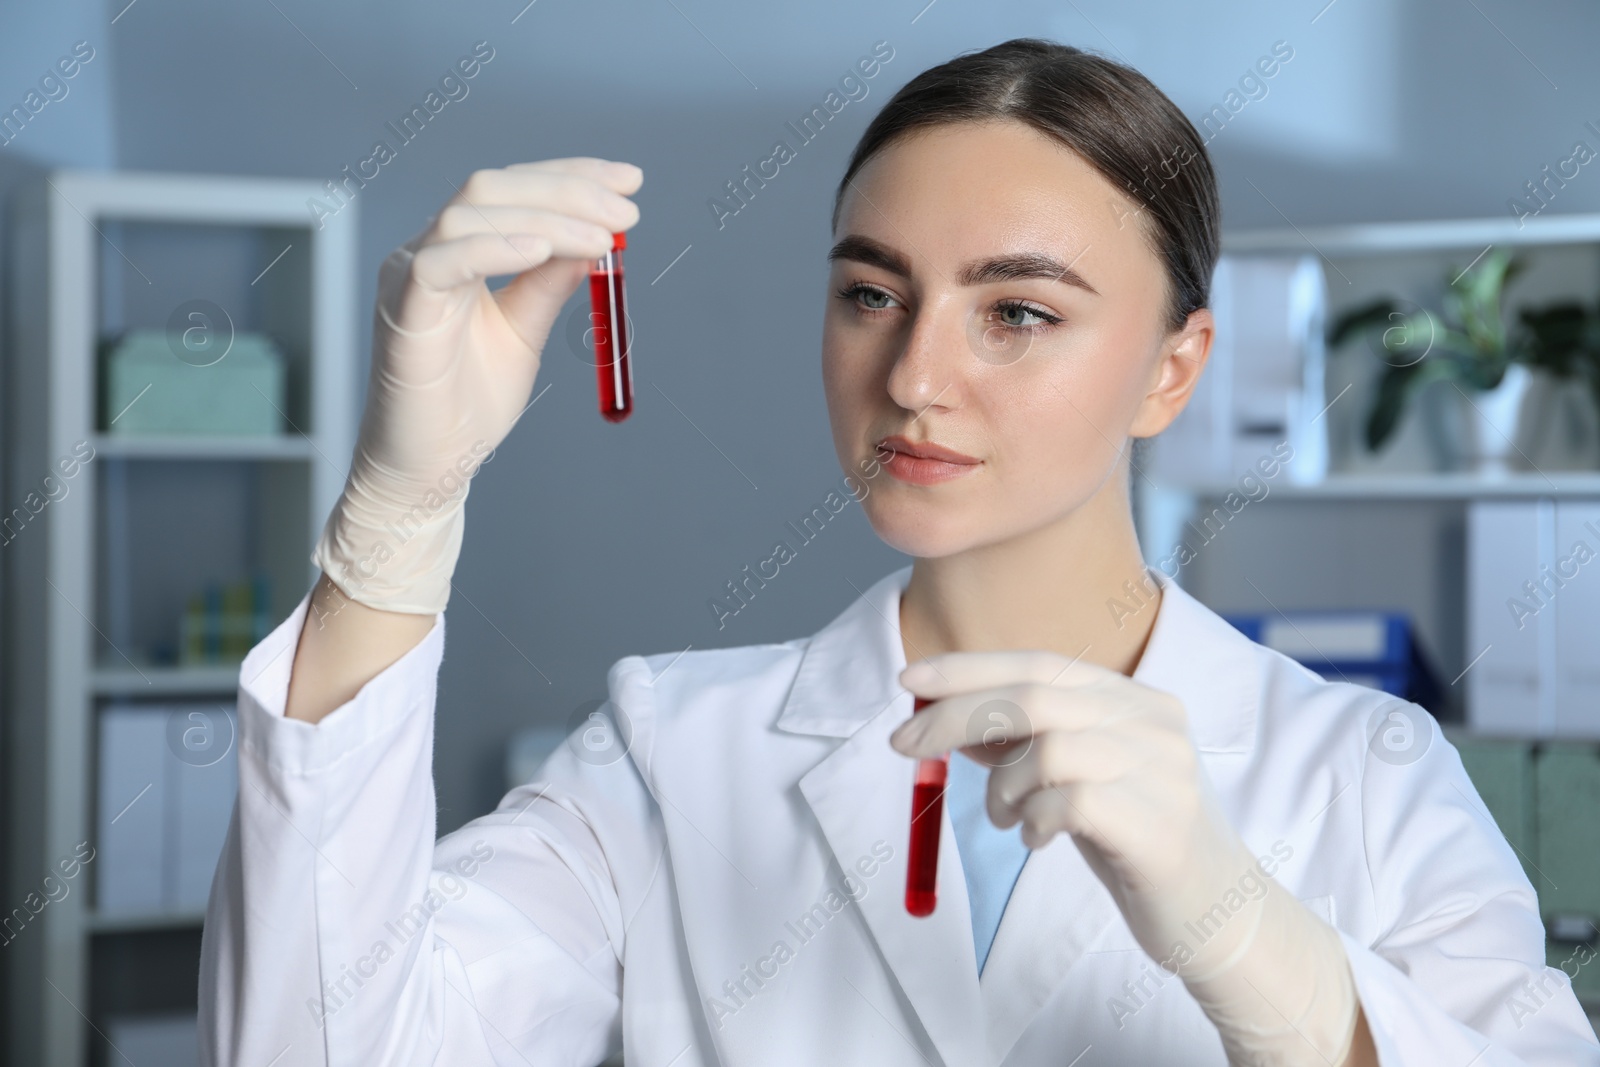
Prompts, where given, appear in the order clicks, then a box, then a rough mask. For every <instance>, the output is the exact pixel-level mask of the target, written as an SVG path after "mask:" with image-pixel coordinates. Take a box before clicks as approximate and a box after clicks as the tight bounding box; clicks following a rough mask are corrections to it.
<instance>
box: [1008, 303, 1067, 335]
mask: <svg viewBox="0 0 1600 1067" xmlns="http://www.w3.org/2000/svg"><path fill="white" fill-rule="evenodd" d="M997 310H998V313H999V316H1000V322H1001V325H1004V326H1009V327H1012V328H1014V329H1019V330H1026V329H1030V328H1033V327H1037V326H1054V325H1055V324H1057V323H1059V322H1060V321H1061V320H1060V319H1058V318H1056V317H1055V316H1054V315H1046V314H1045V313H1044V312H1042V311H1036V310H1034V309H1033V308H1030V307H1028V306H1027V305H1026V304H1002V305H1000V307H999V308H998V309H997Z"/></svg>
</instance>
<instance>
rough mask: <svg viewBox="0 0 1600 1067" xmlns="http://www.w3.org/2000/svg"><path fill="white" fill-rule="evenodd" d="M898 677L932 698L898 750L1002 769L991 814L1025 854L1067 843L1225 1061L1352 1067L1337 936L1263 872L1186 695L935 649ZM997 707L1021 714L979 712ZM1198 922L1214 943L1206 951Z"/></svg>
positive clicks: (1047, 658) (1029, 661) (900, 737)
mask: <svg viewBox="0 0 1600 1067" xmlns="http://www.w3.org/2000/svg"><path fill="white" fill-rule="evenodd" d="M900 680H901V683H902V684H903V685H905V687H906V688H907V689H909V690H911V692H912V693H914V694H916V695H917V696H919V697H924V698H928V699H932V700H934V701H935V703H933V704H930V705H929V706H927V707H926V708H924V709H923V710H922V711H921V712H919V713H918V714H917V715H915V716H914V717H913V718H911V719H910V720H908V721H907V722H906V723H905V724H903V725H902V726H901V727H900V728H899V729H898V730H896V731H895V733H894V735H893V737H892V738H891V741H892V743H893V744H894V747H895V748H896V749H897V750H899V751H900V752H902V753H904V754H905V755H907V756H912V757H918V758H921V757H929V756H937V755H939V754H941V753H944V752H948V751H950V750H951V749H952V748H961V749H962V750H963V751H965V752H966V753H967V754H968V755H970V756H971V757H972V758H973V759H975V760H979V761H980V762H984V763H987V764H989V765H990V766H991V767H992V770H991V771H990V774H989V790H988V798H987V804H988V812H989V817H990V819H991V820H992V821H993V822H994V823H995V825H996V826H999V827H1002V828H1004V827H1008V826H1012V825H1015V824H1016V823H1018V822H1021V823H1022V837H1023V841H1024V843H1026V844H1027V845H1028V846H1029V847H1030V848H1038V847H1041V846H1042V845H1044V844H1045V843H1046V842H1048V841H1049V840H1050V839H1051V838H1052V837H1054V836H1055V834H1056V833H1057V832H1059V831H1063V830H1064V831H1066V832H1067V833H1070V834H1071V835H1072V836H1073V838H1074V839H1075V841H1076V842H1077V844H1078V847H1079V849H1080V850H1081V852H1082V853H1083V856H1084V859H1085V861H1086V862H1087V863H1088V864H1089V866H1090V867H1091V868H1092V869H1093V870H1094V872H1095V873H1096V874H1097V875H1098V876H1099V877H1100V880H1101V881H1102V882H1103V883H1105V886H1106V888H1107V889H1108V890H1109V891H1110V892H1111V895H1112V897H1113V898H1114V899H1115V900H1116V902H1117V905H1118V907H1119V908H1120V909H1121V911H1122V915H1123V917H1124V919H1126V921H1127V923H1128V927H1129V929H1130V930H1132V931H1133V935H1134V937H1135V938H1136V939H1137V940H1138V942H1139V945H1140V946H1141V947H1142V948H1143V949H1144V950H1145V952H1147V953H1148V954H1149V955H1150V956H1151V958H1152V959H1154V960H1156V961H1157V962H1158V963H1160V964H1161V965H1162V966H1163V967H1165V968H1166V969H1168V970H1169V971H1173V972H1175V973H1176V974H1177V975H1178V976H1179V977H1180V978H1182V979H1183V982H1184V985H1185V986H1186V987H1187V988H1188V990H1189V992H1190V993H1191V994H1192V995H1193V996H1194V998H1195V999H1196V1000H1197V1001H1198V1002H1199V1003H1200V1006H1201V1007H1202V1008H1203V1009H1204V1010H1205V1012H1206V1014H1207V1016H1208V1017H1209V1018H1210V1019H1211V1021H1212V1022H1213V1023H1214V1024H1215V1025H1216V1027H1217V1030H1218V1032H1219V1033H1220V1034H1221V1036H1222V1041H1223V1045H1224V1047H1225V1048H1226V1050H1227V1052H1228V1057H1229V1062H1230V1063H1233V1064H1248V1065H1256V1064H1260V1065H1262V1067H1265V1065H1267V1064H1272V1065H1275V1067H1281V1065H1299V1064H1306V1065H1308V1067H1309V1065H1315V1067H1328V1065H1329V1064H1334V1065H1337V1064H1341V1063H1343V1062H1344V1059H1345V1057H1346V1055H1347V1054H1348V1053H1349V1050H1350V1048H1351V1043H1352V1040H1353V1038H1354V1036H1355V1028H1356V1022H1357V1019H1358V1010H1359V1002H1358V1000H1357V998H1356V992H1355V983H1354V979H1353V978H1352V977H1351V974H1350V967H1349V961H1348V960H1347V958H1346V956H1345V952H1344V946H1343V945H1342V944H1341V942H1340V940H1339V935H1338V933H1337V932H1336V931H1335V930H1334V929H1333V928H1332V927H1330V926H1328V925H1327V924H1326V923H1324V922H1323V921H1322V920H1321V919H1319V918H1318V917H1317V916H1316V915H1314V914H1312V913H1311V912H1310V911H1308V910H1307V909H1306V908H1305V907H1304V906H1303V905H1302V904H1301V903H1300V902H1299V901H1298V900H1296V899H1295V898H1294V897H1293V896H1292V895H1290V894H1289V892H1288V891H1287V890H1285V889H1284V888H1283V887H1282V886H1280V885H1278V883H1277V882H1276V881H1274V880H1273V879H1271V878H1269V877H1266V876H1265V875H1264V874H1263V873H1262V871H1261V870H1260V868H1259V866H1258V864H1257V861H1256V859H1255V857H1254V856H1252V855H1251V854H1250V851H1249V849H1248V848H1247V847H1246V846H1245V844H1244V842H1243V841H1242V840H1241V839H1240V838H1239V835H1238V834H1237V833H1236V832H1235V831H1234V830H1233V828H1232V827H1231V826H1230V825H1229V824H1228V822H1227V819H1226V818H1225V817H1224V816H1223V814H1222V812H1221V810H1220V808H1219V806H1218V803H1217V801H1216V798H1215V796H1214V794H1213V791H1212V788H1211V785H1210V782H1209V780H1208V779H1207V778H1206V776H1205V773H1204V771H1203V769H1202V768H1201V766H1200V761H1199V757H1198V754H1197V753H1196V752H1195V750H1194V746H1193V744H1192V743H1191V742H1190V740H1189V736H1188V731H1187V729H1186V713H1185V711H1184V708H1183V705H1182V704H1181V703H1180V702H1179V701H1178V699H1177V698H1175V697H1173V696H1171V695H1169V694H1167V693H1163V692H1160V691H1158V690H1155V689H1151V688H1149V687H1147V686H1144V685H1141V684H1140V683H1138V682H1135V681H1133V680H1132V679H1131V678H1128V677H1126V676H1124V675H1122V674H1119V673H1117V672H1115V671H1112V670H1108V669H1106V668H1104V667H1099V666H1096V665H1094V664H1088V663H1082V662H1074V661H1069V660H1067V659H1066V658H1065V657H1062V656H1057V655H1055V654H1053V653H1046V652H964V653H951V654H948V655H943V656H934V657H932V658H930V659H927V660H923V661H921V662H919V663H915V664H912V665H911V666H909V667H907V668H906V670H905V672H904V673H902V674H901V676H900ZM991 701H1003V702H1006V704H1002V705H1000V707H1001V708H1003V709H1005V711H1006V712H1008V713H1009V714H1001V715H989V714H987V712H989V711H992V710H993V709H992V708H990V709H984V711H983V712H980V711H979V709H980V708H983V705H985V704H988V703H990V702H991ZM1007 704H1008V705H1010V707H1007ZM1202 922H1205V923H1207V924H1208V925H1205V926H1202V925H1201V924H1202ZM1188 924H1195V926H1196V927H1197V928H1202V929H1205V930H1207V931H1208V933H1209V936H1208V939H1207V940H1206V941H1205V942H1204V943H1203V944H1196V942H1197V940H1198V939H1197V937H1196V936H1195V934H1194V933H1193V932H1192V930H1191V928H1190V926H1189V925H1188ZM1210 924H1214V925H1215V927H1216V929H1215V932H1210V930H1211V925H1210Z"/></svg>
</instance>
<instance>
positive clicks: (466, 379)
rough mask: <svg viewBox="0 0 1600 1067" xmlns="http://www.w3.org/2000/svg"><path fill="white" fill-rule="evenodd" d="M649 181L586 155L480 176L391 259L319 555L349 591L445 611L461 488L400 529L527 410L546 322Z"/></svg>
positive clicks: (412, 608)
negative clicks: (341, 478)
mask: <svg viewBox="0 0 1600 1067" xmlns="http://www.w3.org/2000/svg"><path fill="white" fill-rule="evenodd" d="M642 182H643V173H642V172H641V171H640V170H639V168H638V167H636V166H633V165H632V164H629V163H614V162H609V161H606V160H601V159H591V158H580V159H556V160H548V161H544V162H540V163H524V164H516V165H514V166H510V167H505V168H501V169H498V170H480V171H477V172H475V173H473V174H472V175H471V176H469V177H467V178H465V179H463V180H461V181H460V182H459V183H453V184H454V195H453V196H451V198H450V199H449V200H448V201H447V202H446V203H445V204H444V205H443V207H442V208H441V209H440V211H439V213H438V214H437V215H436V216H434V218H433V219H432V220H431V222H430V223H429V224H428V226H427V227H426V228H425V229H424V230H423V231H422V232H421V233H419V234H418V235H417V236H415V237H414V238H412V239H411V240H410V241H408V242H407V243H406V244H405V245H403V246H402V247H401V248H400V249H398V250H396V251H395V252H394V253H393V254H392V255H390V256H389V257H388V259H386V260H385V261H384V263H383V266H382V269H381V270H380V271H379V276H378V300H377V308H376V311H375V315H374V319H375V321H374V323H373V344H372V353H373V358H372V373H371V377H370V379H369V386H368V389H367V400H366V410H365V411H364V412H363V414H362V419H361V432H360V435H359V438H358V440H357V444H356V451H355V455H354V457H353V459H352V464H351V473H350V478H349V483H348V484H347V486H346V489H345V492H344V493H343V494H342V495H341V497H340V501H339V504H338V506H337V508H336V509H335V512H334V515H333V516H332V517H331V518H330V521H329V525H328V527H327V528H326V529H325V530H324V534H323V537H322V539H321V540H320V541H319V544H318V548H317V550H316V554H315V558H316V560H317V562H318V564H319V565H320V566H321V567H322V569H323V570H324V571H325V572H326V573H328V574H329V575H331V576H334V577H335V579H336V580H338V581H341V582H342V583H343V584H342V585H341V588H342V589H343V590H344V592H345V593H346V594H347V595H348V596H349V597H350V598H351V599H355V600H360V601H361V602H362V603H365V604H367V605H368V606H370V607H374V608H379V609H381V610H388V611H397V612H411V613H416V614H431V613H433V612H435V611H438V610H441V609H442V608H443V607H444V605H445V602H446V601H447V599H448V597H449V591H450V576H451V574H452V572H453V570H454V567H455V562H456V558H457V555H458V553H459V551H460V543H461V530H462V520H461V513H462V508H463V505H464V504H465V497H466V493H465V492H464V491H460V492H456V493H454V494H452V496H451V497H450V499H449V500H448V502H447V504H446V505H445V506H443V507H440V508H436V509H432V514H431V515H430V516H429V520H428V522H427V524H426V529H425V531H424V532H422V533H419V534H415V535H413V536H411V537H410V538H408V539H407V540H406V542H405V544H404V545H403V546H401V547H400V548H399V549H396V548H395V547H394V546H392V545H391V544H390V542H391V541H392V540H393V539H394V538H393V534H392V533H391V532H390V531H391V530H392V529H393V528H394V525H395V524H396V523H397V522H402V521H404V517H405V516H407V515H414V514H416V513H417V512H416V509H417V508H418V506H419V505H418V502H419V501H428V500H433V499H437V498H438V496H439V493H438V488H437V487H438V486H440V485H459V484H463V481H464V480H465V479H470V478H471V477H472V475H473V474H474V473H475V472H476V470H477V467H478V466H479V465H480V464H481V463H482V462H484V457H486V456H488V455H491V454H492V453H493V451H494V449H495V448H496V447H498V446H499V444H500V442H501V441H503V440H504V439H505V436H506V434H507V433H509V432H510V430H511V427H512V426H513V425H515V424H516V422H517V420H518V419H519V418H520V417H521V416H522V414H523V412H525V411H526V410H527V409H528V407H529V405H530V404H531V402H532V400H531V397H532V394H533V383H534V379H535V377H536V376H537V374H538V371H539V361H540V355H541V354H542V352H543V349H544V347H545V344H546V342H547V340H548V338H549V335H550V329H551V326H552V325H553V324H554V322H555V320H556V318H557V316H558V315H559V314H560V312H561V308H562V306H563V305H564V304H565V303H566V301H567V300H568V299H569V298H570V297H571V296H572V295H573V293H574V292H575V291H576V290H577V288H578V286H579V284H581V282H582V281H583V279H584V277H585V276H586V275H587V274H588V272H589V270H590V269H591V266H592V264H593V263H594V262H595V261H596V260H597V259H598V258H599V257H601V256H604V255H606V254H607V252H608V251H609V250H610V249H611V247H612V245H613V242H614V240H615V238H614V236H613V235H614V234H617V233H622V232H624V231H626V230H627V229H629V228H630V227H632V226H633V225H634V224H635V223H637V222H638V220H639V210H638V208H637V207H636V206H635V205H634V204H633V202H632V201H631V200H629V198H628V197H629V194H631V193H632V192H635V191H637V190H638V188H639V187H640V185H641V183H642ZM508 274H510V275H514V277H513V278H512V279H511V280H510V281H509V282H508V283H507V284H506V285H505V286H503V287H502V288H500V289H498V290H495V291H491V290H490V288H489V286H488V284H487V283H488V281H489V279H490V278H493V277H497V276H504V275H508ZM430 507H431V505H430ZM374 558H382V559H383V561H384V562H383V566H382V568H381V572H380V573H379V574H377V575H376V576H374V575H373V574H372V573H371V572H372V570H373V567H372V563H371V561H372V560H373V559H374Z"/></svg>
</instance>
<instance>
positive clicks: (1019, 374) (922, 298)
mask: <svg viewBox="0 0 1600 1067" xmlns="http://www.w3.org/2000/svg"><path fill="white" fill-rule="evenodd" d="M835 237H836V238H837V243H836V244H835V246H834V250H833V253H832V254H831V259H832V268H831V273H830V277H829V289H830V292H829V298H828V302H827V313H826V317H825V320H824V327H823V339H822V369H823V385H824V388H825V390H826V393H827V398H828V411H829V415H830V418H831V420H832V424H833V441H834V447H835V449H836V450H837V451H838V454H839V460H840V463H841V464H843V466H844V468H845V469H846V470H847V471H848V472H850V473H851V474H854V475H856V476H857V477H858V478H870V479H871V482H870V488H869V490H864V491H865V492H866V493H867V495H866V497H865V499H864V501H863V504H864V506H865V508H866V511H867V517H868V519H869V520H870V521H871V523H872V526H873V528H874V530H876V531H877V533H878V535H879V536H880V537H882V538H883V539H884V540H885V541H886V542H888V543H889V544H890V545H892V546H893V547H895V548H897V549H899V550H900V551H902V552H906V553H908V554H910V555H913V556H918V557H922V558H934V557H939V556H945V555H949V554H952V553H955V552H960V551H962V550H964V549H968V548H974V547H978V546H981V545H986V544H994V543H997V542H1000V541H1004V540H1007V539H1010V538H1013V537H1016V536H1019V535H1021V534H1024V533H1028V532H1030V531H1032V530H1036V529H1038V528H1040V527H1042V526H1045V525H1047V524H1050V523H1052V522H1055V521H1057V520H1059V519H1062V518H1064V517H1066V516H1068V515H1069V514H1071V513H1072V512H1074V511H1076V510H1077V509H1078V508H1080V507H1081V506H1082V505H1083V504H1084V503H1085V502H1086V501H1088V500H1089V499H1090V498H1092V497H1093V496H1094V495H1095V494H1096V493H1097V492H1098V491H1099V490H1100V489H1101V488H1102V486H1106V484H1107V481H1108V479H1110V478H1111V477H1112V476H1113V475H1117V474H1120V473H1121V472H1122V471H1125V470H1126V467H1125V466H1124V465H1123V463H1122V458H1123V453H1124V452H1125V451H1126V448H1127V445H1128V439H1129V438H1130V437H1147V436H1150V435H1153V434H1155V433H1159V432H1160V431H1161V430H1162V429H1163V428H1165V427H1166V425H1167V424H1168V423H1169V422H1171V421H1172V419H1173V418H1174V417H1175V416H1176V415H1177V413H1178V412H1179V411H1180V410H1181V409H1182V407H1183V404H1184V402H1185V401H1186V400H1187V399H1188V395H1189V393H1190V391H1191V390H1192V389H1193V386H1194V379H1195V378H1196V377H1197V376H1198V374H1199V371H1200V368H1201V367H1202V366H1203V365H1204V361H1205V357H1206V354H1207V350H1208V349H1209V346H1210V338H1211V318H1210V314H1209V313H1208V312H1206V311H1199V312H1196V313H1194V314H1193V315H1191V316H1190V319H1189V323H1188V325H1187V326H1186V327H1185V328H1184V329H1183V330H1180V331H1177V332H1175V333H1170V334H1169V333H1168V331H1167V329H1166V325H1165V317H1166V309H1167V300H1168V296H1167V293H1168V282H1167V277H1166V272H1165V270H1164V268H1163V266H1162V264H1161V261H1160V260H1159V259H1158V258H1157V256H1156V254H1155V252H1154V251H1153V250H1152V248H1151V245H1150V242H1149V240H1148V238H1147V236H1146V232H1145V220H1144V219H1142V218H1140V215H1139V206H1138V204H1137V202H1136V201H1134V200H1133V199H1132V198H1130V197H1129V196H1127V195H1125V194H1123V193H1121V192H1119V191H1118V190H1117V189H1116V188H1114V187H1113V186H1112V185H1111V184H1110V183H1109V182H1107V181H1106V180H1105V179H1104V178H1102V177H1101V176H1100V175H1099V173H1098V172H1096V171H1095V170H1094V169H1093V168H1092V167H1090V166H1089V165H1088V164H1087V163H1085V162H1084V161H1083V160H1082V159H1081V158H1080V157H1079V156H1077V155H1076V154H1075V153H1073V152H1072V151H1071V150H1069V149H1067V148H1065V147H1063V146H1062V145H1060V144H1059V143H1058V142H1056V141H1054V140H1051V139H1050V138H1048V137H1046V136H1045V135H1043V134H1041V133H1038V132H1037V131H1035V130H1033V129H1031V128H1029V127H1027V126H1024V125H1022V124H1020V123H1015V122H997V123H982V124H978V123H962V124H954V125H945V126H938V127H933V128H931V129H928V130H924V131H919V132H917V133H914V134H912V135H910V136H908V137H906V138H904V139H902V140H899V141H897V142H895V143H894V144H893V145H891V146H890V147H888V148H886V149H884V150H882V151H880V152H879V153H878V154H877V155H876V156H875V157H873V159H872V160H871V161H870V162H868V163H867V164H866V165H865V166H864V167H862V168H861V170H860V171H858V172H857V174H856V176H855V178H854V179H853V181H852V183H851V187H850V188H849V189H847V190H846V192H845V196H844V201H843V204H842V206H841V211H840V216H839V226H838V229H837V231H836V233H835ZM880 461H881V465H882V470H881V471H879V470H877V468H878V466H879V463H880Z"/></svg>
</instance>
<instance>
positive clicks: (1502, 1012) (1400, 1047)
mask: <svg viewBox="0 0 1600 1067" xmlns="http://www.w3.org/2000/svg"><path fill="white" fill-rule="evenodd" d="M1428 722H1429V725H1430V727H1432V728H1433V737H1432V742H1431V744H1430V745H1429V747H1428V749H1427V750H1426V751H1425V752H1424V754H1423V755H1422V757H1421V758H1420V759H1418V760H1416V761H1415V762H1413V763H1409V764H1401V765H1394V764H1390V763H1386V762H1384V761H1382V760H1379V759H1377V758H1375V757H1372V756H1370V755H1369V756H1368V757H1367V759H1366V771H1365V774H1364V776H1363V781H1362V786H1361V796H1362V805H1363V809H1362V820H1363V824H1364V836H1365V847H1366V853H1367V863H1368V870H1369V872H1370V876H1371V880H1372V891H1373V894H1374V899H1375V904H1376V910H1377V918H1378V921H1379V928H1380V930H1381V931H1382V932H1381V934H1380V936H1379V938H1378V940H1377V943H1375V944H1373V945H1371V946H1368V945H1364V944H1362V943H1361V942H1360V941H1358V940H1356V939H1354V938H1352V937H1351V936H1350V935H1349V934H1348V933H1344V932H1341V937H1342V939H1343V941H1344V946H1345V951H1346V953H1347V954H1348V956H1349V959H1350V967H1351V972H1352V974H1353V975H1354V977H1355V982H1356V987H1357V990H1358V992H1359V994H1360V998H1361V1003H1362V1008H1363V1010H1364V1012H1365V1014H1366V1019H1367V1025H1368V1028H1369V1029H1370V1030H1371V1031H1372V1037H1373V1042H1374V1046H1375V1048H1376V1049H1377V1052H1378V1060H1379V1062H1380V1063H1381V1064H1383V1067H1436V1065H1439V1064H1454V1065H1458V1067H1466V1065H1467V1064H1472V1065H1473V1067H1513V1065H1519V1067H1520V1065H1527V1067H1544V1065H1549V1067H1555V1065H1558V1064H1559V1065H1561V1067H1596V1065H1600V1044H1597V1043H1596V1040H1595V1034H1594V1030H1593V1029H1592V1028H1591V1027H1590V1025H1589V1022H1588V1020H1587V1018H1586V1017H1585V1015H1584V1013H1583V1010H1582V1008H1581V1007H1580V1006H1579V1004H1578V1001H1577V998H1576V996H1574V994H1573V992H1572V988H1571V983H1570V982H1569V980H1568V978H1567V975H1566V974H1564V973H1563V972H1562V970H1561V969H1558V968H1554V967H1548V966H1546V963H1545V941H1544V926H1543V924H1542V922H1541V920H1540V917H1539V910H1538V903H1537V900H1536V898H1535V894H1534V890H1533V886H1532V885H1531V884H1530V883H1529V881H1528V878H1527V876H1526V875H1525V874H1524V873H1523V870H1522V865H1521V864H1520V863H1519V862H1518V860H1517V857H1516V854H1515V853H1514V852H1513V851H1512V849H1511V847H1510V845H1509V844H1508V843H1507V842H1506V840H1505V837H1504V836H1503V835H1502V834H1501V833H1500V830H1499V829H1498V827H1496V826H1495V823H1494V820H1493V818H1492V817H1491V816H1490V814H1489V812H1488V809H1487V808H1486V807H1485V806H1484V804H1483V801H1482V800H1481V799H1480V798H1479V796H1478V793H1477V790H1476V789H1474V788H1473V785H1472V782H1471V780H1470V779H1468V777H1467V774H1466V771H1465V769H1464V768H1463V767H1462V764H1461V758H1460V756H1459V754H1458V753H1457V752H1456V750H1455V747H1454V746H1452V745H1451V744H1449V743H1448V741H1446V740H1445V739H1444V738H1443V737H1442V736H1440V734H1439V732H1438V729H1437V727H1436V726H1435V725H1434V724H1433V722H1432V720H1431V719H1429V720H1428ZM1592 958H1593V957H1592V955H1591V956H1590V959H1592ZM1592 965H1593V964H1592Z"/></svg>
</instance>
